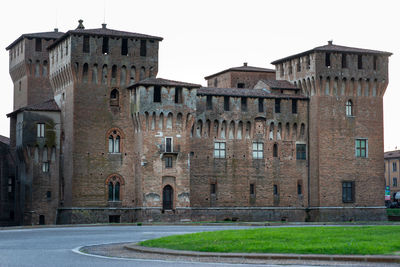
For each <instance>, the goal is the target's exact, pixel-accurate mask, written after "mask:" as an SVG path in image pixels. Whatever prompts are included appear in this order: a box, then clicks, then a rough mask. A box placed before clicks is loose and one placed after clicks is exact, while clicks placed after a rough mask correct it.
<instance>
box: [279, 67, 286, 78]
mask: <svg viewBox="0 0 400 267" xmlns="http://www.w3.org/2000/svg"><path fill="white" fill-rule="evenodd" d="M279 68H280V73H281V77H283V75H285V70H284V69H283V64H281V65H280V67H279Z"/></svg>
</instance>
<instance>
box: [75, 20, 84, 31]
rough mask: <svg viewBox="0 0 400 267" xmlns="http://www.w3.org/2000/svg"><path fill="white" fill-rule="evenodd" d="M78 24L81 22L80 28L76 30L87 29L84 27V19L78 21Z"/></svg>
mask: <svg viewBox="0 0 400 267" xmlns="http://www.w3.org/2000/svg"><path fill="white" fill-rule="evenodd" d="M78 22H79V25H78V27H77V28H76V29H77V30H78V29H79V30H84V29H85V26H83V20H82V19H80V20H78Z"/></svg>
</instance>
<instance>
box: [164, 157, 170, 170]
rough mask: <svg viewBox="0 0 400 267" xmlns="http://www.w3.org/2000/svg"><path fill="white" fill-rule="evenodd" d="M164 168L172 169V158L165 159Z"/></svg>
mask: <svg viewBox="0 0 400 267" xmlns="http://www.w3.org/2000/svg"><path fill="white" fill-rule="evenodd" d="M165 168H172V157H165Z"/></svg>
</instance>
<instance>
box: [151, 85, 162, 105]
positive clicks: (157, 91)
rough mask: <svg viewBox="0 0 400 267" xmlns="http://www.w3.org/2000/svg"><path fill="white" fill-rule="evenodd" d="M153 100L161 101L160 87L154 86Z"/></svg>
mask: <svg viewBox="0 0 400 267" xmlns="http://www.w3.org/2000/svg"><path fill="white" fill-rule="evenodd" d="M153 102H158V103H161V87H160V86H154V95H153Z"/></svg>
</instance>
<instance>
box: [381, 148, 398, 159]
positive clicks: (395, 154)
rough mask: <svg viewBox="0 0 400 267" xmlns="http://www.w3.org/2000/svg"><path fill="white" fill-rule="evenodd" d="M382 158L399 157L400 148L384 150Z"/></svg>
mask: <svg viewBox="0 0 400 267" xmlns="http://www.w3.org/2000/svg"><path fill="white" fill-rule="evenodd" d="M384 158H385V159H393V158H400V150H394V151H388V152H385V154H384Z"/></svg>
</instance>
